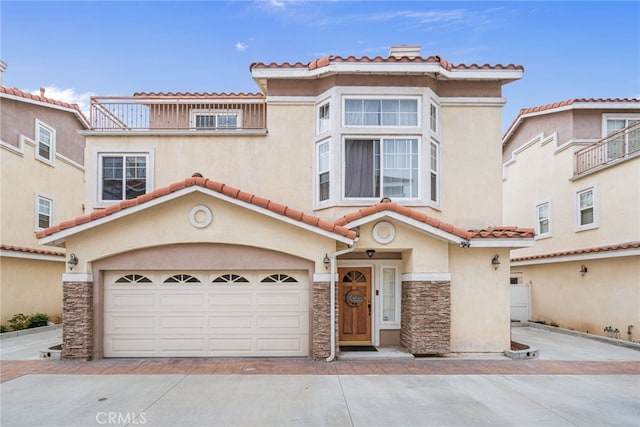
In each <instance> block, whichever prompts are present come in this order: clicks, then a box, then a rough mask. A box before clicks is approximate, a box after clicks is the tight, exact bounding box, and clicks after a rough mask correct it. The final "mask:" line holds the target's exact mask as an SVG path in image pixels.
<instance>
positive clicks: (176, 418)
mask: <svg viewBox="0 0 640 427" xmlns="http://www.w3.org/2000/svg"><path fill="white" fill-rule="evenodd" d="M513 336H514V339H515V340H517V341H519V342H524V343H526V344H529V345H532V346H536V347H538V348H539V350H540V359H538V360H520V361H514V360H510V359H507V358H499V357H489V358H487V357H465V358H438V359H415V360H410V361H404V360H403V361H364V362H363V361H361V362H347V361H342V362H341V361H338V362H334V363H332V364H327V363H325V362H311V361H306V360H305V361H302V360H299V359H295V360H294V359H292V360H277V361H274V360H265V359H244V360H240V361H235V360H233V361H228V360H213V361H209V360H205V361H196V360H183V361H175V360H153V361H140V360H123V361H113V360H108V361H95V362H80V363H79V362H75V363H71V362H60V361H51V360H40V361H38V360H22V361H8V360H6V361H5V360H3V362H2V368H3V371H11V370H15V369H19V368H20V369H24V371H23V372H24V373H25V374H22V373H19V374H16V375H17V376H15V377H14V378H13V379H10V380H7V381H5V382H3V383H2V384H1V385H0V392H1V406H0V409H1V412H2V413H1V419H0V421H1V424H2V426H3V427H4V426H36V425H39V426H92V425H122V426H127V425H128V426H135V425H149V426H476V425H505V426H506V425H513V426H576V425H578V426H606V425H617V426H634V427H637V426H639V425H640V351H638V350H635V349H632V348H625V347H620V346H616V345H611V344H608V343H603V342H598V341H593V340H590V339H586V338H582V337H574V336H571V335H563V334H559V333H556V332H550V331H546V330H540V329H535V328H513ZM5 341H6V340H2V343H1V344H2V347H3V352H4V349H5V348H6V347H5V344H6V342H5ZM572 355H573V356H572ZM3 357H4V356H3ZM327 365H330V366H331V368H328V367H327ZM291 366H298V367H299V372H300V373H299V374H296V375H290V374H286V375H277V374H274V372H279V371H280V372H286V371H287V369H286V368H290V367H291ZM69 372H73V374H72V375H69V374H67V373H69ZM128 372H129V373H128ZM262 372H269V374H262ZM399 372H404V373H403V374H398V373H399ZM447 372H465V374H463V375H460V374H452V375H446V373H447ZM504 372H508V373H507V374H505V373H504ZM613 372H615V373H616V374H612V373H613ZM212 373H214V374H213V375H212ZM310 373H321V374H320V375H318V374H310ZM4 375H5V372H3V377H4Z"/></svg>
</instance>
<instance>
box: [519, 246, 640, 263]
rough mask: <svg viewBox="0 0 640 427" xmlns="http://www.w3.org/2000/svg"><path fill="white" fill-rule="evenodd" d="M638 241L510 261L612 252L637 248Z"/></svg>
mask: <svg viewBox="0 0 640 427" xmlns="http://www.w3.org/2000/svg"><path fill="white" fill-rule="evenodd" d="M639 248H640V242H628V243H620V244H617V245H607V246H597V247H593V248H583V249H574V250H570V251H562V252H553V253H548V254H541V255H530V256H524V257H517V258H512V259H511V262H520V261H532V260H538V259H547V258H559V257H569V256H579V255H588V254H598V253H604V252H612V251H621V250H627V249H639Z"/></svg>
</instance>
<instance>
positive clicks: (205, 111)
mask: <svg viewBox="0 0 640 427" xmlns="http://www.w3.org/2000/svg"><path fill="white" fill-rule="evenodd" d="M199 116H213V117H215V119H216V126H215V127H212V128H199V127H196V118H197V117H199ZM218 116H236V121H237V126H218ZM242 124H243V121H242V110H237V109H228V108H219V109H218V108H196V109H192V110H191V111H189V128H191V129H196V130H216V129H242Z"/></svg>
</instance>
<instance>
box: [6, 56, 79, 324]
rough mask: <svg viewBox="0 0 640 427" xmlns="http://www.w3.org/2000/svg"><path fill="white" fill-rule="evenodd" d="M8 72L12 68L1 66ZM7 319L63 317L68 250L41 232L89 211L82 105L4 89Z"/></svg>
mask: <svg viewBox="0 0 640 427" xmlns="http://www.w3.org/2000/svg"><path fill="white" fill-rule="evenodd" d="M0 68H1V69H2V70H1V71H2V72H3V71H4V69H5V68H6V65H5V64H4V63H0ZM0 120H1V126H0V127H1V129H2V130H1V141H0V162H1V163H0V171H1V172H0V173H1V174H2V176H1V181H0V182H1V192H0V217H1V225H0V245H1V246H0V265H1V268H0V282H1V284H2V285H1V295H0V301H1V306H0V322H1V323H2V324H3V325H5V326H7V323H6V322H7V320H9V319H11V317H13V316H14V315H16V314H19V313H22V314H25V315H30V314H34V313H45V314H47V315H49V319H50V320H52V321H59V320H60V319H61V318H62V283H61V282H60V276H61V274H63V273H64V272H65V253H64V249H53V250H52V248H47V247H43V246H41V245H40V244H39V243H38V239H36V236H35V232H37V231H39V230H42V229H45V228H48V227H50V226H52V225H53V224H54V223H55V222H57V221H59V220H61V219H64V218H70V217H74V216H77V215H81V214H82V213H83V203H84V166H83V165H84V137H83V136H81V135H80V134H79V133H78V131H79V130H86V129H88V127H89V123H88V121H87V119H86V118H85V117H84V115H83V114H82V112H81V111H80V109H79V108H78V106H77V105H75V104H68V103H64V102H60V101H56V100H53V99H50V98H47V97H45V96H44V94H42V95H41V96H38V95H32V94H30V93H26V92H23V91H21V90H19V89H11V88H8V87H5V86H2V85H0Z"/></svg>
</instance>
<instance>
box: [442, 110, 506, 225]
mask: <svg viewBox="0 0 640 427" xmlns="http://www.w3.org/2000/svg"><path fill="white" fill-rule="evenodd" d="M441 120H442V122H441V125H442V142H441V176H442V187H441V194H442V203H441V206H440V208H441V210H442V217H441V219H442V220H443V221H446V222H450V223H453V224H455V225H456V226H458V227H462V228H468V229H471V228H484V227H487V226H489V225H502V224H503V222H502V196H501V191H500V182H501V179H502V175H501V168H500V166H501V164H502V160H501V159H502V151H501V150H502V148H501V144H500V133H501V108H500V107H460V106H443V107H442V116H441Z"/></svg>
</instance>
